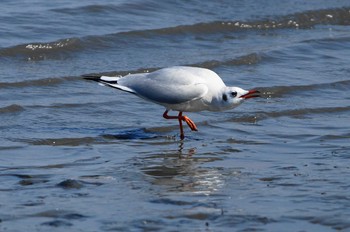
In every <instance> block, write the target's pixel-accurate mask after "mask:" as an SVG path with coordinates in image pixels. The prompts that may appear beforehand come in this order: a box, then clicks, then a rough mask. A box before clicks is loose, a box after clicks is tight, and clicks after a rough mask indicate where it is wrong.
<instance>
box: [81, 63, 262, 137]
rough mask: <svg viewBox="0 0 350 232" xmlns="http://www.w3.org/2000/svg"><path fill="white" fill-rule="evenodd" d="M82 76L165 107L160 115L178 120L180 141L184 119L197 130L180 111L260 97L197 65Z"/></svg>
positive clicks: (210, 108) (234, 104) (220, 108)
mask: <svg viewBox="0 0 350 232" xmlns="http://www.w3.org/2000/svg"><path fill="white" fill-rule="evenodd" d="M84 78H85V79H87V80H92V81H97V82H98V83H100V84H102V85H105V86H109V87H112V88H115V89H119V90H122V91H125V92H129V93H132V94H135V95H137V96H138V97H140V98H143V99H145V100H148V101H151V102H154V103H156V104H159V105H162V106H164V107H165V108H166V110H165V112H164V114H163V117H164V118H166V119H177V120H178V121H179V127H180V138H181V140H183V139H184V138H185V135H184V131H183V126H182V121H184V122H186V123H187V125H188V126H189V127H190V128H191V130H193V131H197V126H196V124H195V123H194V122H193V121H192V120H191V119H190V118H189V117H187V116H185V115H183V112H198V111H204V110H208V111H224V110H229V109H233V108H235V107H237V106H238V105H240V104H241V103H242V102H243V101H244V100H246V99H249V98H253V97H259V96H260V92H259V91H257V90H244V89H241V88H239V87H228V86H226V85H225V83H224V82H223V81H222V79H221V78H220V77H219V76H218V75H217V74H216V73H215V72H213V71H211V70H209V69H205V68H198V67H188V66H174V67H169V68H163V69H159V70H157V71H154V72H150V73H136V74H128V75H126V76H123V77H120V76H118V77H111V76H100V77H96V76H95V77H91V76H84ZM170 110H174V111H178V112H179V113H178V115H177V116H170V115H168V112H169V111H170Z"/></svg>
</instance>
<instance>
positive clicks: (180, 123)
mask: <svg viewBox="0 0 350 232" xmlns="http://www.w3.org/2000/svg"><path fill="white" fill-rule="evenodd" d="M168 112H169V110H166V111H165V112H164V114H163V117H164V118H165V119H177V120H179V126H180V138H181V140H182V139H184V138H185V134H184V131H183V127H182V121H185V122H186V123H187V125H188V126H189V127H190V128H191V130H193V131H197V130H198V129H197V126H196V124H194V122H193V121H192V120H191V119H190V118H189V117H187V116H184V115H182V112H181V111H180V112H179V115H178V116H169V115H168Z"/></svg>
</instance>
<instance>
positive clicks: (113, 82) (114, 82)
mask: <svg viewBox="0 0 350 232" xmlns="http://www.w3.org/2000/svg"><path fill="white" fill-rule="evenodd" d="M83 78H84V79H85V80H89V81H96V82H98V83H99V84H100V85H103V86H109V87H112V88H115V89H119V90H122V91H126V92H129V93H133V94H136V93H135V91H134V90H132V89H130V88H129V87H127V86H123V85H119V84H118V80H119V79H120V78H122V77H121V76H117V77H109V76H90V75H84V76H83Z"/></svg>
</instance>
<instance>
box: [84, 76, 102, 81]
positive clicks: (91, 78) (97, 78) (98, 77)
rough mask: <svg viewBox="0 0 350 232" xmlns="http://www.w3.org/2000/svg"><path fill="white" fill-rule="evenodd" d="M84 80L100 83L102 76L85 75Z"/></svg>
mask: <svg viewBox="0 0 350 232" xmlns="http://www.w3.org/2000/svg"><path fill="white" fill-rule="evenodd" d="M82 77H83V79H85V80H88V81H97V82H99V81H100V80H101V77H100V76H93V75H83V76H82Z"/></svg>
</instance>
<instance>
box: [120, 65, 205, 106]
mask: <svg viewBox="0 0 350 232" xmlns="http://www.w3.org/2000/svg"><path fill="white" fill-rule="evenodd" d="M117 85H119V86H122V87H127V88H128V89H130V90H132V91H133V93H134V94H136V95H138V96H140V97H142V98H145V99H148V100H150V101H153V102H157V103H160V104H179V103H183V102H187V101H192V100H195V99H198V98H201V97H203V96H204V95H205V94H206V93H207V92H208V87H207V85H206V84H205V83H203V81H202V80H201V79H200V78H199V77H198V76H196V75H194V74H191V73H188V72H184V71H183V70H181V68H179V69H174V68H173V69H161V70H158V71H156V72H153V73H145V74H144V73H142V74H130V75H127V76H125V77H122V78H120V79H119V80H118V84H117ZM120 89H122V88H120ZM129 92H131V91H129Z"/></svg>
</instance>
